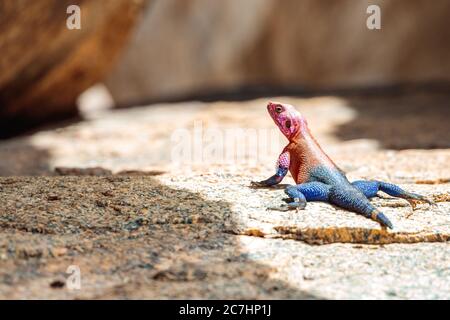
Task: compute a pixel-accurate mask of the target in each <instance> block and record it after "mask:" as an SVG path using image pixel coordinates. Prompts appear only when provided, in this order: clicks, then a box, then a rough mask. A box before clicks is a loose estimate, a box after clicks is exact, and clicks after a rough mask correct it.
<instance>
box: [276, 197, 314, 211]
mask: <svg viewBox="0 0 450 320" xmlns="http://www.w3.org/2000/svg"><path fill="white" fill-rule="evenodd" d="M283 201H284V202H286V203H287V204H282V205H280V206H275V207H268V208H267V210H275V211H290V210H297V211H298V210H303V209H305V207H306V203H304V202H298V201H296V199H292V198H284V199H283Z"/></svg>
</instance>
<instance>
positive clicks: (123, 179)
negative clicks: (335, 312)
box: [0, 92, 450, 299]
mask: <svg viewBox="0 0 450 320" xmlns="http://www.w3.org/2000/svg"><path fill="white" fill-rule="evenodd" d="M271 99H274V100H282V101H286V102H290V103H293V104H295V105H296V106H298V108H299V110H300V111H301V112H302V113H303V114H304V115H305V116H306V117H307V118H308V121H309V124H310V127H311V130H312V131H313V133H314V134H315V135H316V138H317V139H318V140H319V142H320V143H321V145H322V147H323V148H324V149H325V150H326V151H327V152H328V153H329V154H330V156H331V157H332V158H333V159H334V160H335V161H336V162H337V164H338V165H340V166H341V168H342V169H344V170H345V171H346V172H348V176H349V178H350V179H351V180H354V179H380V180H387V181H392V182H394V183H398V184H400V185H401V186H402V187H404V188H405V189H408V190H411V191H415V192H420V193H423V194H424V195H426V196H428V197H430V198H433V199H434V200H435V201H436V202H437V205H436V206H435V207H431V206H429V205H427V204H417V206H416V210H415V211H412V208H411V206H410V205H409V204H408V202H406V201H405V200H402V199H392V198H390V197H388V196H382V198H377V199H374V200H373V201H374V203H375V204H376V206H377V207H379V208H380V209H381V210H382V211H383V212H385V213H386V214H387V215H388V216H389V217H390V219H391V220H392V221H393V223H394V225H395V229H394V230H392V231H390V230H389V231H381V229H380V227H379V225H377V224H376V223H374V222H372V221H370V220H368V219H365V218H363V217H361V216H358V215H356V214H353V213H351V212H347V211H345V210H342V209H339V208H336V207H333V206H331V205H329V204H325V203H310V204H308V206H307V208H306V210H304V211H299V212H288V213H285V212H273V211H267V210H266V207H267V206H268V205H273V204H274V203H276V204H279V203H281V198H282V197H283V196H284V195H283V191H282V189H281V188H272V189H258V190H254V189H250V188H249V187H248V186H249V183H250V181H251V180H252V179H262V178H265V177H267V176H268V175H270V174H272V173H273V170H274V168H273V167H274V165H273V164H274V161H275V159H276V156H277V155H278V153H279V151H280V150H281V148H282V146H283V143H284V140H283V138H282V137H281V135H280V134H279V133H278V129H277V128H274V125H273V123H272V121H271V119H270V118H269V117H268V115H267V114H266V110H265V102H266V99H258V100H251V101H246V102H216V103H200V102H192V103H188V102H186V103H178V104H161V105H154V106H149V107H141V108H135V109H127V110H120V111H113V112H111V111H100V112H97V111H96V112H95V113H91V114H86V117H87V119H88V121H81V122H78V123H74V124H67V125H66V126H63V127H60V128H57V129H48V130H46V131H42V132H39V133H35V134H33V135H30V136H25V137H21V138H15V139H12V140H10V141H4V142H1V144H0V158H1V159H2V162H0V173H1V175H3V176H7V177H2V178H0V297H1V298H67V299H71V298H99V299H102V298H238V299H239V298H329V299H334V298H341V299H342V298H350V299H361V298H363V299H364V298H374V299H405V298H407V299H413V298H416V299H417V298H423V299H449V298H450V291H449V289H448V288H449V287H450V274H449V269H448V266H449V265H450V250H449V249H450V242H448V237H449V233H450V229H449V226H450V215H449V213H450V202H449V200H450V183H449V182H450V166H449V163H450V151H449V146H450V141H449V138H448V137H449V135H448V127H447V126H445V125H444V123H448V121H445V119H448V118H449V114H448V112H449V111H448V110H449V108H448V107H449V102H450V96H449V94H448V93H436V92H431V93H430V92H414V93H407V94H405V95H388V96H348V97H345V96H343V97H310V98H296V97H272V98H271ZM362 103H366V104H368V105H370V106H371V107H370V108H359V105H361V104H362ZM402 105H409V106H410V108H411V110H414V112H413V113H411V114H403V115H402V114H396V112H395V109H394V108H393V106H402ZM401 108H402V107H400V109H401ZM392 114H393V116H394V117H397V121H390V120H389V118H390V116H392ZM437 115H439V117H438V116H437ZM369 118H371V119H372V121H369ZM440 118H443V120H442V119H440ZM175 120H176V121H175ZM428 122H431V123H435V126H434V130H425V131H421V130H417V128H421V127H422V126H427V125H429V126H430V127H431V124H427V123H428ZM441 122H442V123H441ZM374 126H377V128H378V131H376V130H374V129H373V128H374ZM200 127H201V128H202V129H203V130H204V131H203V133H201V134H199V132H198V130H199V128H200ZM213 129H214V130H213ZM210 130H211V131H210ZM241 130H244V131H241ZM255 132H256V137H255V135H254V133H255ZM227 133H235V134H236V133H237V134H236V135H230V136H231V137H232V138H230V139H231V140H228V138H226V134H227ZM199 135H200V136H203V137H204V138H205V141H203V145H201V146H199V145H198V141H197V140H196V138H195V137H198V136H199ZM222 135H223V136H222ZM211 138H213V140H214V139H219V140H220V139H223V141H224V145H223V150H222V151H223V155H227V154H228V153H231V154H232V150H233V149H234V148H235V147H236V145H233V141H235V142H236V141H237V142H238V143H239V145H240V146H244V152H242V153H241V154H240V156H238V155H236V154H235V155H234V156H233V157H229V158H223V157H222V156H220V154H221V152H220V150H219V149H220V148H218V149H216V153H206V152H205V150H208V149H210V147H209V144H208V143H209V142H208V141H210V140H208V139H211ZM216 141H217V140H216ZM268 141H270V143H268ZM180 144H181V145H187V146H192V148H193V149H194V150H195V149H196V148H198V150H200V151H203V152H200V155H198V153H197V152H195V151H193V153H192V154H191V155H190V156H186V157H181V158H180V157H178V156H179V155H180V153H178V152H175V151H176V147H177V146H178V147H179V146H180ZM255 145H256V146H257V148H256V150H255V149H253V148H250V147H251V146H255ZM405 147H407V148H408V149H404V148H405ZM174 148H175V149H174ZM430 148H434V149H430ZM210 151H211V150H210ZM55 167H57V168H58V169H57V170H56V171H55ZM23 174H33V175H37V174H42V175H46V176H40V177H28V176H25V177H17V175H23ZM73 174H77V176H72V175H73ZM284 182H285V183H292V179H291V178H290V177H287V179H286V180H285V181H284ZM426 241H434V242H432V243H431V242H426ZM70 265H76V266H78V267H79V268H80V270H81V290H75V291H71V290H69V289H68V287H67V285H66V279H67V277H68V274H66V270H67V268H68V267H69V266H70Z"/></svg>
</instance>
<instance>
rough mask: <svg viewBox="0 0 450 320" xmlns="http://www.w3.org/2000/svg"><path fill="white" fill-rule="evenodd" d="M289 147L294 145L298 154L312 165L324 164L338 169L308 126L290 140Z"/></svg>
mask: <svg viewBox="0 0 450 320" xmlns="http://www.w3.org/2000/svg"><path fill="white" fill-rule="evenodd" d="M289 145H292V147H293V148H294V149H296V152H297V153H298V154H299V155H301V156H302V158H303V159H304V160H306V161H307V162H308V163H310V164H312V165H313V164H314V165H317V164H322V165H328V166H332V167H336V165H335V164H334V162H333V161H332V160H331V159H330V157H328V155H327V154H326V153H325V152H324V151H323V150H322V148H321V147H320V145H319V143H318V142H317V140H316V139H315V138H314V137H313V135H312V134H311V131H310V130H309V128H308V127H307V126H306V125H305V126H303V127H302V128H301V129H300V130H299V132H298V133H297V134H296V135H294V136H293V137H292V138H291V139H289Z"/></svg>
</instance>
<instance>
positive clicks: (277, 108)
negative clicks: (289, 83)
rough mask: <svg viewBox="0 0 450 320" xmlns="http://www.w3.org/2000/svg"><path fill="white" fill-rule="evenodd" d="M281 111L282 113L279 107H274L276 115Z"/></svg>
mask: <svg viewBox="0 0 450 320" xmlns="http://www.w3.org/2000/svg"><path fill="white" fill-rule="evenodd" d="M281 111H283V108H281V106H276V107H275V112H276V113H281Z"/></svg>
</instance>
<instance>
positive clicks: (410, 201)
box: [406, 195, 437, 210]
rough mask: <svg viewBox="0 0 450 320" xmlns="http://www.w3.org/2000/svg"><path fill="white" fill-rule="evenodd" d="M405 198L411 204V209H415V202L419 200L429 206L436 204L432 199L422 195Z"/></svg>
mask: <svg viewBox="0 0 450 320" xmlns="http://www.w3.org/2000/svg"><path fill="white" fill-rule="evenodd" d="M406 200H408V202H409V204H410V205H411V207H412V209H413V210H416V207H417V203H421V202H422V203H428V204H429V205H430V206H437V204H436V203H435V202H434V201H432V200H430V199H428V198H426V197H424V196H421V195H414V198H410V199H406Z"/></svg>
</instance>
